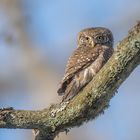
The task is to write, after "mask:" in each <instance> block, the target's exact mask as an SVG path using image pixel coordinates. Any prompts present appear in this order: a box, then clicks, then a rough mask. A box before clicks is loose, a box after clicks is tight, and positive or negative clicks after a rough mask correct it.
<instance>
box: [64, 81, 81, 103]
mask: <svg viewBox="0 0 140 140" xmlns="http://www.w3.org/2000/svg"><path fill="white" fill-rule="evenodd" d="M79 90H80V87H79V83H78V82H77V81H76V80H72V81H71V82H70V84H69V85H68V86H67V88H66V90H65V92H64V96H63V98H62V102H66V101H69V100H71V99H72V98H73V97H74V96H75V95H77V93H78V92H79Z"/></svg>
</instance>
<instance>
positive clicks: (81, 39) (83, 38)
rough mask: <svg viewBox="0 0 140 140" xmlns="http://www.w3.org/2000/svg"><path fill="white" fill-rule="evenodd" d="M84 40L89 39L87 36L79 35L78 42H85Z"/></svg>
mask: <svg viewBox="0 0 140 140" xmlns="http://www.w3.org/2000/svg"><path fill="white" fill-rule="evenodd" d="M86 41H89V37H84V36H81V37H80V42H81V43H84V42H86Z"/></svg>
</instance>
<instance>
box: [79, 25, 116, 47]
mask: <svg viewBox="0 0 140 140" xmlns="http://www.w3.org/2000/svg"><path fill="white" fill-rule="evenodd" d="M113 42H114V39H113V34H112V32H111V31H110V30H109V29H107V28H103V27H95V28H87V29H84V30H82V31H80V32H79V35H78V45H79V46H81V45H84V46H89V47H95V46H96V45H98V44H100V45H106V46H109V47H112V46H113Z"/></svg>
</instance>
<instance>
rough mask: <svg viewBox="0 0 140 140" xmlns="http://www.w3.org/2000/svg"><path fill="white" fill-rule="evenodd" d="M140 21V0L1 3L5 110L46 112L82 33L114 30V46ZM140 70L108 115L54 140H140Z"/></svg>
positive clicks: (0, 86) (21, 133)
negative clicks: (96, 30) (41, 110)
mask: <svg viewBox="0 0 140 140" xmlns="http://www.w3.org/2000/svg"><path fill="white" fill-rule="evenodd" d="M138 20H140V1H139V0H113V1H112V0H67V1H66V0H57V1H56V0H0V107H7V106H13V107H14V108H16V109H29V110H35V109H43V108H45V107H48V106H49V105H50V104H51V103H56V102H59V101H60V99H61V97H58V96H57V93H56V90H57V87H58V84H59V81H60V80H61V78H62V76H63V73H64V68H65V65H66V62H67V59H68V57H69V56H70V54H71V53H72V51H73V50H74V49H75V48H76V37H77V33H78V32H79V31H80V30H81V29H83V28H87V27H95V26H104V27H107V28H109V29H110V30H112V32H113V34H114V38H115V44H116V43H117V42H118V41H120V40H122V39H123V37H125V36H126V35H127V32H128V30H129V29H130V28H131V27H132V26H133V25H134V24H136V21H138ZM139 83H140V67H137V68H136V70H135V71H134V72H133V73H132V74H131V75H130V77H129V78H128V79H127V80H126V81H125V82H124V83H123V85H122V86H121V87H120V88H119V90H118V94H117V95H116V96H115V97H114V98H113V99H112V100H111V102H110V105H111V106H110V107H109V109H107V110H106V111H105V114H104V115H101V116H99V117H98V118H97V119H96V120H93V121H91V122H89V123H86V124H84V125H82V126H81V127H79V128H73V129H71V131H70V132H69V133H68V134H67V135H66V134H65V133H63V134H60V135H59V137H57V138H56V139H55V140H85V139H87V140H140V132H139V130H140V110H139V109H137V108H139V107H140V86H139ZM0 140H34V137H33V135H32V133H31V130H18V129H17V130H11V129H10V130H9V129H0Z"/></svg>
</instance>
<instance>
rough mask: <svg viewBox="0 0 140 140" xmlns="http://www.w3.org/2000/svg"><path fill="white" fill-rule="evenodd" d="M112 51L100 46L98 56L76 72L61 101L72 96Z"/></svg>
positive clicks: (87, 81)
mask: <svg viewBox="0 0 140 140" xmlns="http://www.w3.org/2000/svg"><path fill="white" fill-rule="evenodd" d="M112 53H113V48H110V47H107V46H102V51H101V52H100V54H99V56H98V57H97V58H96V60H94V61H93V62H92V63H91V64H90V65H89V66H88V67H86V68H85V69H83V70H81V71H79V72H77V73H76V74H75V75H74V77H73V79H72V81H71V82H70V83H69V85H68V86H67V88H66V91H65V94H64V96H63V101H68V100H70V99H71V98H73V97H74V96H75V95H76V94H77V93H78V92H79V91H80V90H81V89H82V88H83V87H84V86H85V85H86V84H87V83H89V82H90V81H91V80H92V79H93V78H94V76H95V75H96V74H97V73H98V72H99V71H100V69H101V68H102V67H103V66H104V64H105V63H106V62H107V61H108V59H109V58H110V56H111V55H112Z"/></svg>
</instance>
